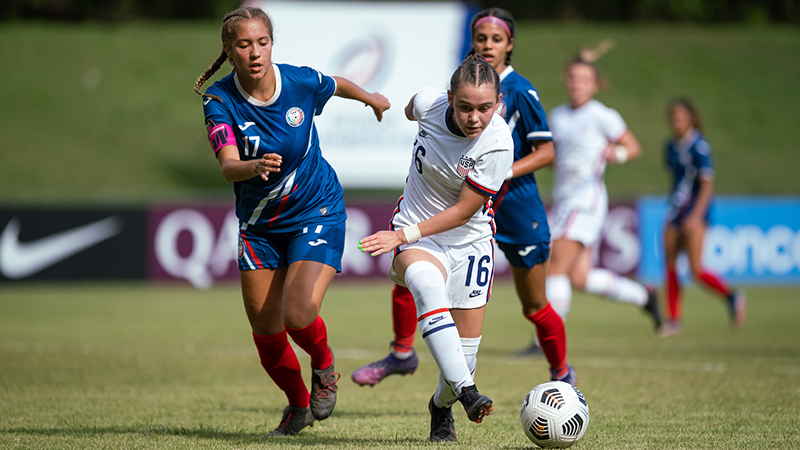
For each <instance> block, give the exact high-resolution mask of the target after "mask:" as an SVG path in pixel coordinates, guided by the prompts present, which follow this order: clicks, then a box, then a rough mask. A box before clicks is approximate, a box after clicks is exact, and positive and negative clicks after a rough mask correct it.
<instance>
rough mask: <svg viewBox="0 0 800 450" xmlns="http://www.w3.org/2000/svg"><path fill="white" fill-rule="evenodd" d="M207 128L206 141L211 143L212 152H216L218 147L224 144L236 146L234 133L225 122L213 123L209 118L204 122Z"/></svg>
mask: <svg viewBox="0 0 800 450" xmlns="http://www.w3.org/2000/svg"><path fill="white" fill-rule="evenodd" d="M206 129H207V130H208V142H209V143H210V144H211V149H212V150H214V154H217V152H218V151H219V149H221V148H222V147H225V146H226V145H233V146H234V147H235V146H236V135H234V134H233V128H231V126H230V125H228V124H227V123H221V124H219V125H215V124H214V122H211V121H210V120H209V121H208V122H207V123H206Z"/></svg>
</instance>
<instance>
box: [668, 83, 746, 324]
mask: <svg viewBox="0 0 800 450" xmlns="http://www.w3.org/2000/svg"><path fill="white" fill-rule="evenodd" d="M667 112H668V114H669V125H670V128H671V129H672V139H670V141H669V142H668V143H667V148H666V163H667V168H668V169H669V171H670V172H671V173H672V194H671V195H670V198H669V213H668V215H667V224H666V227H665V229H664V251H665V255H666V265H667V299H668V302H669V308H668V318H669V320H668V321H667V322H665V323H664V325H663V326H662V327H661V329H660V330H659V334H660V335H661V336H671V335H674V334H677V333H679V332H680V331H681V292H680V291H681V286H680V282H679V281H678V274H677V271H676V267H675V265H676V262H677V259H678V252H680V251H681V250H685V251H686V254H687V256H688V257H689V267H690V269H691V272H692V277H693V278H694V280H695V281H696V282H698V283H701V284H703V285H704V286H706V287H707V288H709V289H710V290H711V291H712V292H715V293H717V294H718V295H719V296H720V297H721V298H723V299H725V300H726V302H727V305H728V308H729V310H730V314H731V324H732V326H733V328H734V329H738V328H741V327H742V326H743V325H744V322H745V296H744V292H742V291H736V290H733V289H732V288H731V287H730V286H728V283H727V282H726V281H725V280H724V279H722V278H721V277H720V276H718V275H715V274H712V273H711V272H709V271H707V270H706V269H704V268H703V267H702V264H701V257H702V253H703V238H704V237H705V233H706V229H707V228H708V222H709V217H710V215H711V202H712V197H713V195H714V163H713V160H712V158H711V147H710V146H709V145H708V141H706V138H705V136H703V132H702V130H703V128H702V125H701V124H700V116H699V114H698V112H697V108H695V106H694V104H693V103H692V102H691V101H690V100H689V99H685V98H678V99H675V100H673V101H672V102H670V103H669V106H668V110H667Z"/></svg>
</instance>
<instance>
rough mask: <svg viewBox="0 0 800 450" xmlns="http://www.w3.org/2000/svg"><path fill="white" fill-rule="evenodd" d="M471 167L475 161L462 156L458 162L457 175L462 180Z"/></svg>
mask: <svg viewBox="0 0 800 450" xmlns="http://www.w3.org/2000/svg"><path fill="white" fill-rule="evenodd" d="M473 167H475V160H474V159H472V158H468V157H466V156H462V157H461V159H459V160H458V174H459V175H461V177H462V178H466V176H467V174H468V173H469V171H470V170H472V168H473Z"/></svg>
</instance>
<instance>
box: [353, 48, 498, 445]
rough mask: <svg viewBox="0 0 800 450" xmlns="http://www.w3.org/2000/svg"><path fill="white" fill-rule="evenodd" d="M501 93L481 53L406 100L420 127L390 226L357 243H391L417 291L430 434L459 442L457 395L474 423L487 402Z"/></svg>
mask: <svg viewBox="0 0 800 450" xmlns="http://www.w3.org/2000/svg"><path fill="white" fill-rule="evenodd" d="M501 98H502V96H501V94H500V78H499V77H498V75H497V72H495V70H494V69H493V68H492V66H491V65H489V64H488V63H487V62H486V61H485V60H484V59H483V57H481V56H478V55H470V56H467V58H466V59H465V60H464V62H463V63H462V64H461V65H460V66H459V67H458V69H456V71H455V72H454V73H453V75H452V77H451V78H450V90H448V91H447V92H443V91H440V90H438V89H432V88H426V89H423V90H421V91H419V92H418V93H417V94H416V95H414V96H413V97H412V98H411V101H410V102H409V103H408V105H407V106H406V108H405V114H406V117H407V118H408V120H412V121H417V122H418V124H419V125H418V126H419V128H418V129H419V131H418V135H417V139H416V140H415V141H414V147H413V159H412V162H411V165H410V167H409V173H408V178H407V179H406V186H405V189H404V190H403V196H402V197H400V199H399V200H398V203H397V208H396V209H395V211H394V215H393V217H392V222H391V231H379V232H377V233H375V234H372V235H370V236H368V237H365V238H364V239H362V240H361V241H359V249H361V250H362V251H368V252H370V253H371V254H372V255H373V256H377V255H380V254H383V253H387V252H390V251H392V250H395V255H394V259H393V260H392V271H391V272H390V277H391V278H392V281H394V282H395V283H396V284H400V285H405V286H406V287H407V288H408V289H409V290H410V291H411V292H412V294H413V296H414V300H415V304H416V316H417V321H418V323H419V329H420V332H421V333H422V338H423V340H424V341H425V344H426V345H427V346H428V349H429V350H430V352H431V355H432V356H433V359H434V360H435V361H436V365H437V366H438V367H439V384H438V386H437V388H436V393H435V394H434V395H433V396H432V397H431V399H430V402H429V403H428V410H429V411H430V414H431V432H430V440H431V441H454V440H456V435H455V427H454V424H453V415H452V410H451V406H452V405H453V403H455V401H456V400H458V401H460V402H461V403H462V405H463V406H464V410H465V411H466V413H467V417H469V420H471V421H473V422H478V423H480V422H481V421H482V420H483V418H484V416H486V415H488V414H490V412H491V410H492V400H491V399H490V398H489V397H486V396H484V395H481V394H480V393H479V392H478V390H477V388H476V386H475V382H474V380H473V375H474V372H475V366H476V364H477V354H478V347H479V346H480V342H481V329H482V327H483V318H484V314H485V312H486V304H487V302H488V301H489V297H490V296H491V289H492V278H493V275H494V241H493V239H492V236H493V234H494V230H493V228H494V220H493V217H492V216H493V213H492V201H491V196H492V195H494V194H495V193H497V190H498V189H500V187H501V186H502V185H503V181H504V177H505V175H506V173H507V172H508V170H509V169H510V168H511V163H512V161H513V156H512V149H513V146H514V142H513V140H512V139H511V133H510V131H509V128H508V125H507V124H506V123H505V122H504V121H503V119H502V118H501V117H500V116H498V115H496V114H495V111H496V110H497V108H498V107H499V106H500V99H501Z"/></svg>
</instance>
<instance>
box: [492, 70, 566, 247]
mask: <svg viewBox="0 0 800 450" xmlns="http://www.w3.org/2000/svg"><path fill="white" fill-rule="evenodd" d="M500 92H501V93H502V94H503V101H502V103H503V105H502V106H501V108H502V109H499V110H498V113H499V114H500V115H501V116H502V117H503V118H504V119H505V121H506V122H508V126H509V129H510V130H511V136H512V137H513V139H514V161H516V160H518V159H521V158H524V157H525V156H527V155H529V154H530V153H531V151H532V150H533V147H532V142H533V141H549V140H551V139H553V134H552V133H551V132H550V127H549V125H548V123H547V115H546V114H545V111H544V108H542V105H541V103H540V102H539V94H538V93H537V92H536V89H535V88H534V87H533V86H532V85H531V83H530V82H529V81H528V80H526V79H525V77H523V76H522V75H520V74H518V73H517V72H515V71H514V68H513V67H511V66H508V67H507V68H506V69H505V70H504V71H503V73H501V74H500ZM494 208H495V217H496V219H497V234H496V235H495V239H497V241H498V242H504V243H509V244H534V243H540V242H549V241H550V230H549V228H548V225H547V216H546V214H545V210H544V204H543V203H542V198H541V196H540V195H539V186H538V185H537V184H536V176H535V175H534V174H533V172H531V173H529V174H525V175H522V176H519V177H514V178H512V179H511V180H508V181H507V182H506V183H505V184H504V185H503V187H502V189H501V190H500V192H499V193H498V194H497V195H496V196H495V197H494Z"/></svg>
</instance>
